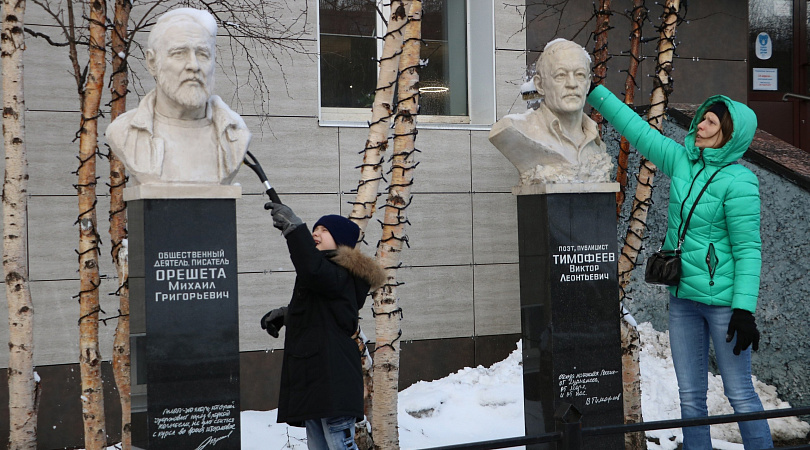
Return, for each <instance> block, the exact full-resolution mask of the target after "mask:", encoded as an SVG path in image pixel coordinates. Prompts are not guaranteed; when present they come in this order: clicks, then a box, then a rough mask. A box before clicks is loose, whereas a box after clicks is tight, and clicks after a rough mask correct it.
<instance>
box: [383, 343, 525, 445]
mask: <svg viewBox="0 0 810 450" xmlns="http://www.w3.org/2000/svg"><path fill="white" fill-rule="evenodd" d="M398 414H399V433H400V445H401V447H402V448H403V449H409V448H425V447H438V446H441V445H451V444H459V443H463V442H477V441H486V440H492V439H501V438H509V437H518V436H523V434H524V429H523V368H522V365H521V347H520V343H519V342H518V345H517V349H516V350H514V351H513V352H512V353H511V354H510V355H509V357H508V358H506V359H505V360H503V361H501V362H498V363H495V364H493V365H492V367H490V368H485V367H483V366H478V367H476V368H474V369H473V368H469V367H468V368H464V369H462V370H460V371H458V372H456V373H454V374H451V375H449V376H447V377H445V378H442V379H441V380H437V381H433V382H425V381H420V382H418V383H416V384H414V385H412V386H410V387H409V388H407V389H405V390H404V391H402V392H400V394H399V404H398Z"/></svg>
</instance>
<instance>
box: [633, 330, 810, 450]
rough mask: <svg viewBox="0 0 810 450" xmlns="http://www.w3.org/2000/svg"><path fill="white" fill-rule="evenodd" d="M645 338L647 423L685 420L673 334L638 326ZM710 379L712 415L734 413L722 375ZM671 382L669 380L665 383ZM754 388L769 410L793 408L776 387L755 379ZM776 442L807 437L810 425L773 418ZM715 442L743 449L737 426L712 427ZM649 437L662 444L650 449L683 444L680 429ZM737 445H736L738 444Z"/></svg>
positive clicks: (643, 398)
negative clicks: (778, 394)
mask: <svg viewBox="0 0 810 450" xmlns="http://www.w3.org/2000/svg"><path fill="white" fill-rule="evenodd" d="M638 331H639V334H640V335H641V354H640V357H639V364H640V368H641V374H642V377H641V404H642V411H643V415H644V421H645V422H652V421H657V420H670V419H679V418H680V417H681V412H680V406H679V400H678V384H677V381H676V379H675V368H674V367H673V365H672V352H671V351H670V348H669V333H668V332H659V331H655V330H654V329H653V327H652V325H651V324H650V323H649V322H645V323H642V324H640V325H639V326H638ZM708 376H709V395H708V402H707V404H708V407H709V415H712V416H716V415H725V414H733V413H734V410H733V409H732V408H731V405H730V404H729V402H728V400H727V399H726V397H725V395H723V380H722V378H721V377H720V376H717V375H713V374H711V373H709V374H708ZM662 380H667V381H662ZM753 381H754V388H755V389H756V391H757V394H759V398H760V399H761V400H762V404H763V407H764V408H765V409H766V410H770V409H782V408H790V407H791V406H790V404H789V403H787V402H784V401H781V400H779V398H778V396H777V392H776V388H775V387H773V386H769V385H766V384H765V383H762V382H761V381H759V380H757V379H756V377H753ZM768 424H769V425H770V427H771V434H772V435H773V438H774V440H787V439H796V438H803V437H805V436H807V433H808V432H810V424H808V423H806V422H802V421H800V420H799V419H797V418H795V417H783V418H779V419H769V420H768ZM711 434H712V443H713V445H714V447H715V448H717V449H740V450H742V448H743V446H742V444H741V443H742V439H740V430H739V428H738V427H737V424H736V423H726V424H719V425H712V427H711ZM647 436H648V438H655V439H657V440H658V441H659V444H657V445H656V444H650V445H649V446H648V450H659V449H660V450H673V449H675V448H677V444H678V443H681V442H683V433H682V432H681V430H680V429H669V430H654V431H648V432H647ZM735 443H736V444H735Z"/></svg>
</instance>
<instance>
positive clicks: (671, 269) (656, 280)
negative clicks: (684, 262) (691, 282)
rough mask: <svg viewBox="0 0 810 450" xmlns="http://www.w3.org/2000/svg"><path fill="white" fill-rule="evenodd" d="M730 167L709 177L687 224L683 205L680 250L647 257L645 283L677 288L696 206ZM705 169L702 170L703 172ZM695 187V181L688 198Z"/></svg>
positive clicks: (679, 232) (690, 187) (690, 212)
mask: <svg viewBox="0 0 810 450" xmlns="http://www.w3.org/2000/svg"><path fill="white" fill-rule="evenodd" d="M728 166H730V164H726V165H725V166H723V167H721V168H720V169H718V170H717V172H715V173H713V174H712V176H711V177H709V180H708V181H707V182H706V184H705V185H704V186H703V189H701V190H700V193H699V194H698V196H697V198H695V203H693V204H692V209H691V210H689V215H688V216H686V222H683V205H681V224H682V225H683V230H678V248H676V249H675V250H658V251H657V252H655V253H653V254H652V255H650V256H649V257H647V267H646V270H645V271H644V281H646V282H647V283H649V284H658V285H663V286H677V285H678V283H680V281H681V245H682V244H683V239H684V237H686V229H687V228H688V227H689V221H690V220H692V213H694V212H695V206H697V204H698V201H700V197H701V196H702V195H703V193H704V192H706V188H707V187H709V183H711V182H712V179H714V176H715V175H717V174H718V173H719V172H720V171H721V170H723V169H725V168H726V167H728ZM704 168H705V167H704ZM704 168H702V169H700V170H701V171H703V169H704ZM698 175H700V172H698V173H697V175H695V180H697V177H698ZM694 185H695V182H694V180H693V181H692V186H689V191H688V192H687V193H686V198H689V193H690V192H691V191H692V187H693V186H694Z"/></svg>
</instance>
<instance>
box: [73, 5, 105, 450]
mask: <svg viewBox="0 0 810 450" xmlns="http://www.w3.org/2000/svg"><path fill="white" fill-rule="evenodd" d="M88 8H89V10H90V25H89V28H90V42H89V44H90V60H89V62H88V66H89V67H88V71H87V81H86V84H85V88H84V91H83V95H82V97H81V101H82V119H81V129H80V137H79V161H80V163H79V169H78V170H77V173H78V178H79V181H78V184H77V185H76V190H77V191H78V197H79V217H78V222H79V278H80V280H81V291H80V293H79V304H80V312H81V316H80V318H79V348H80V351H81V353H80V355H79V366H80V368H81V378H82V396H81V401H82V412H83V418H84V442H85V448H86V449H87V450H101V449H103V448H105V447H106V441H107V433H106V430H105V421H104V391H103V388H102V383H101V354H100V351H99V345H98V323H99V313H100V312H101V308H100V306H99V292H98V286H99V283H100V282H99V272H98V252H99V244H100V242H99V234H98V231H97V227H96V224H97V220H96V153H97V148H98V116H99V106H100V104H101V93H102V90H103V88H104V71H105V68H106V59H105V45H106V27H105V25H106V20H107V19H106V15H107V10H106V3H105V2H103V1H96V2H90V3H89V4H88Z"/></svg>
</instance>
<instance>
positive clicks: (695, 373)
mask: <svg viewBox="0 0 810 450" xmlns="http://www.w3.org/2000/svg"><path fill="white" fill-rule="evenodd" d="M588 102H589V103H590V104H591V105H592V106H593V107H594V108H596V109H597V110H598V111H599V112H600V113H601V114H602V116H604V117H605V119H607V120H608V121H609V122H610V123H611V124H612V125H613V126H614V127H615V128H616V130H617V131H618V132H620V133H621V134H622V135H624V136H625V137H627V140H628V141H629V142H630V143H631V144H633V146H634V147H635V148H636V149H637V150H638V151H639V153H641V154H642V155H644V156H645V157H646V158H647V159H649V160H650V161H651V162H652V163H653V164H655V165H656V166H658V168H659V169H660V170H661V171H662V172H664V173H665V174H666V175H667V176H669V177H670V179H671V182H670V191H669V207H668V224H667V233H666V238H665V239H664V244H663V246H662V249H665V250H675V249H677V248H679V246H680V250H681V278H680V282H679V283H678V285H677V286H671V287H669V291H670V303H669V336H670V345H671V348H672V359H673V363H674V365H675V373H676V375H677V379H678V390H679V393H680V401H681V417H682V418H693V417H703V416H707V415H708V409H707V406H706V395H707V391H708V359H709V341H710V340H711V341H712V343H713V346H714V350H715V355H716V357H717V365H718V367H719V369H720V374H721V376H722V377H723V387H724V390H725V394H726V397H728V399H729V402H730V403H731V406H732V407H733V408H734V411H735V412H736V413H746V412H753V411H762V403H761V402H760V399H759V397H758V396H757V394H756V392H755V391H754V386H753V384H752V382H751V350H752V349H753V350H757V348H758V346H759V331H758V330H757V326H756V322H755V321H754V315H753V313H754V311H755V309H756V304H757V297H758V295H759V274H760V268H761V266H762V258H761V247H762V241H761V239H760V234H759V222H760V200H759V182H758V180H757V177H756V175H754V173H753V172H751V171H750V170H749V169H747V168H746V167H744V166H742V165H740V164H734V163H735V162H736V161H738V160H739V159H740V158H741V157H742V156H743V154H744V153H745V151H746V150H747V149H748V146H749V145H750V144H751V140H752V139H753V137H754V132H755V131H756V128H757V118H756V115H755V114H754V112H753V111H752V110H751V109H750V108H748V107H747V106H746V105H744V104H742V103H739V102H735V101H733V100H731V99H729V98H728V97H725V96H722V95H716V96H713V97H710V98H709V99H708V100H706V101H705V102H704V103H703V104H702V105H701V106H700V108H698V110H697V112H696V114H695V118H694V119H693V120H692V124H691V125H690V127H689V133H688V134H687V135H686V138H685V140H684V144H683V145H680V144H678V143H677V142H675V141H674V140H672V139H669V138H667V137H665V136H663V135H662V134H661V133H659V132H658V131H657V130H655V129H653V128H652V127H650V125H649V124H648V123H647V122H646V121H645V120H643V119H642V118H641V117H639V116H638V114H636V113H635V112H634V111H633V110H632V109H631V108H629V107H628V106H627V105H625V104H624V102H622V101H620V100H619V99H618V98H616V97H615V96H614V95H613V94H612V93H611V92H610V91H609V90H608V89H607V88H605V87H604V86H596V87H595V88H594V89H593V90H592V91H591V93H590V94H589V95H588ZM715 174H716V175H715ZM713 175H714V178H712V179H711V182H709V179H710V178H711V177H712V176H713ZM707 183H709V184H708V186H706V184H707ZM704 186H706V190H705V192H704V193H703V195H702V196H701V197H700V199H699V201H698V202H697V204H696V205H695V199H696V198H697V197H698V195H699V193H700V192H701V190H703V188H704ZM693 205H694V214H693V216H692V218H691V220H690V221H689V223H688V228H686V232H685V234H684V233H683V230H684V226H685V222H686V218H687V216H688V214H689V211H690V210H691V209H692V207H693ZM680 235H683V240H682V242H679V241H680V239H679V236H680ZM679 244H680V245H679ZM739 426H740V434H741V435H742V439H743V444H744V446H745V449H746V450H752V449H763V448H772V447H773V442H772V440H771V434H770V429H769V427H768V422H767V421H766V420H755V421H746V422H739ZM683 448H684V450H690V449H696V450H704V449H710V448H712V446H711V438H710V434H709V426H708V425H706V426H699V427H688V428H684V429H683Z"/></svg>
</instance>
